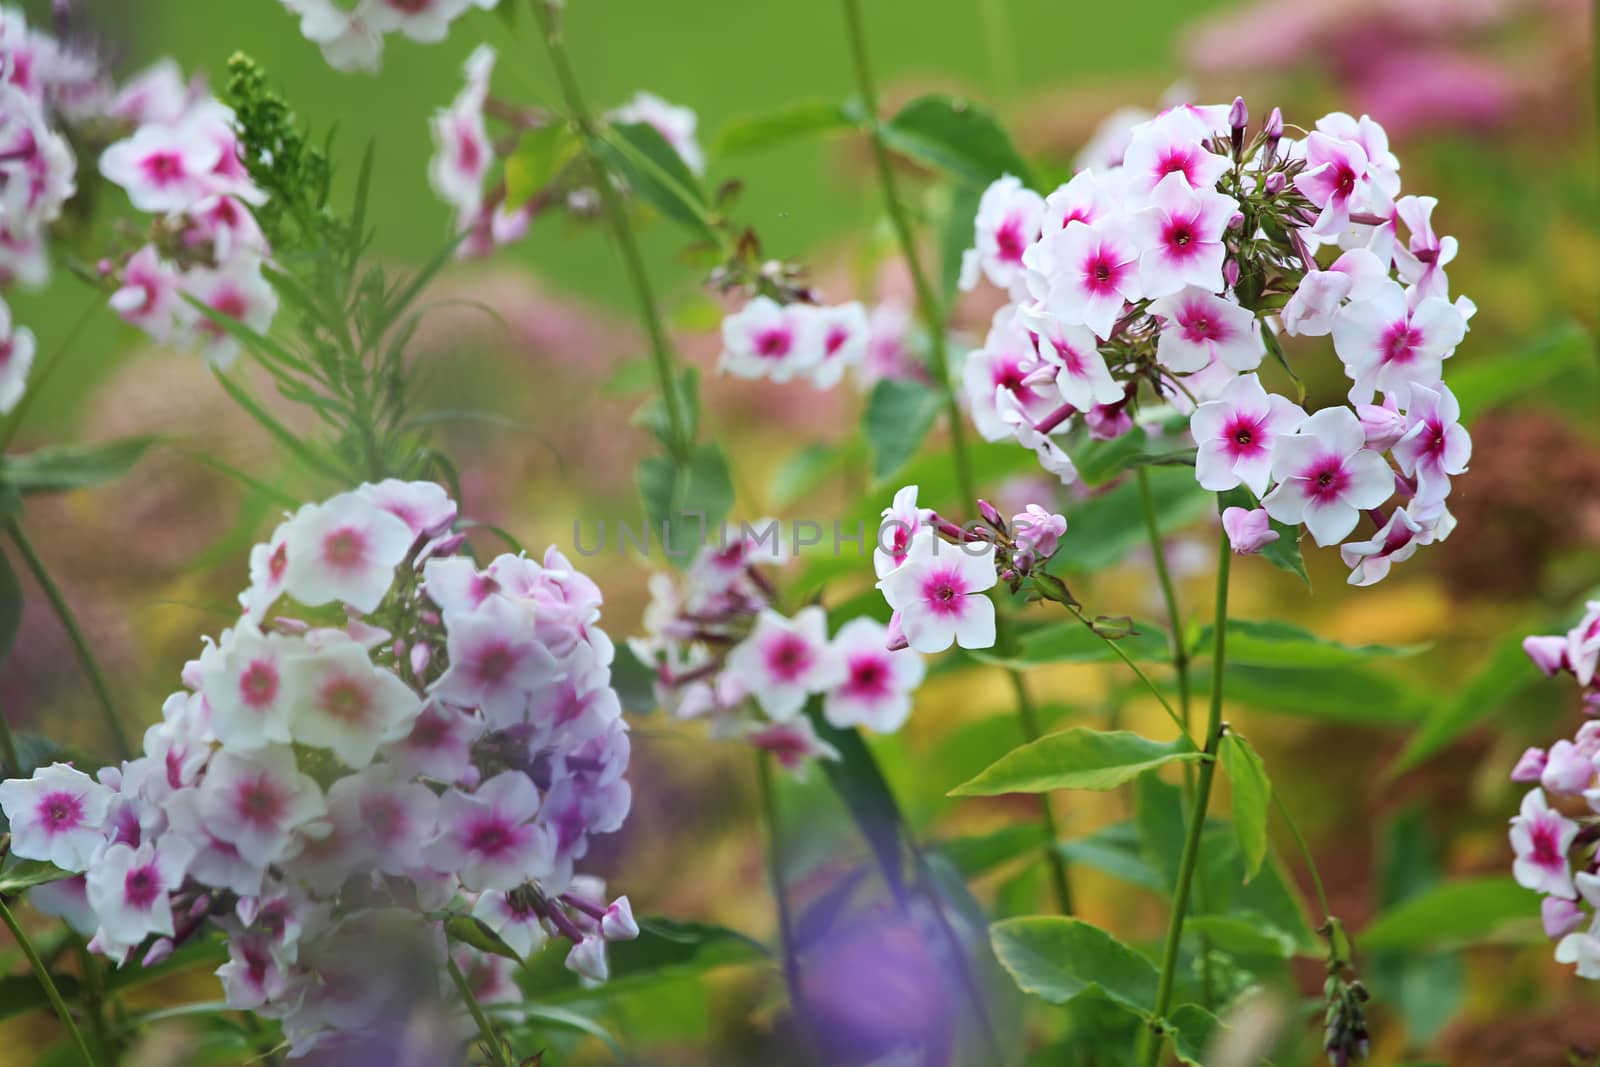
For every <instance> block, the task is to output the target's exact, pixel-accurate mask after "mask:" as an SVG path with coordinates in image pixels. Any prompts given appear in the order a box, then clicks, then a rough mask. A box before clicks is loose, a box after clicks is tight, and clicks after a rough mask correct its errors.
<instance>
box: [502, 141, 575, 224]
mask: <svg viewBox="0 0 1600 1067" xmlns="http://www.w3.org/2000/svg"><path fill="white" fill-rule="evenodd" d="M582 148H583V142H582V141H581V140H580V139H579V138H578V135H577V133H576V132H575V131H574V130H573V129H572V127H570V126H568V125H567V124H566V123H564V122H552V123H550V124H549V125H548V126H541V127H539V128H538V129H536V130H529V131H528V132H526V133H524V134H523V135H522V137H521V138H520V139H519V140H518V141H517V147H516V149H515V150H514V151H513V152H512V153H511V155H509V156H507V157H506V207H507V208H509V209H517V208H520V207H522V206H523V205H524V204H526V203H527V202H528V201H529V200H531V199H533V198H534V197H535V196H537V195H538V194H539V192H540V190H542V189H544V187H545V186H547V185H549V184H550V183H551V182H552V181H553V180H555V178H556V177H557V176H558V175H560V173H561V172H562V171H563V170H565V169H566V167H567V164H569V163H571V162H572V161H573V160H574V159H576V158H577V157H578V153H579V152H580V151H581V150H582Z"/></svg>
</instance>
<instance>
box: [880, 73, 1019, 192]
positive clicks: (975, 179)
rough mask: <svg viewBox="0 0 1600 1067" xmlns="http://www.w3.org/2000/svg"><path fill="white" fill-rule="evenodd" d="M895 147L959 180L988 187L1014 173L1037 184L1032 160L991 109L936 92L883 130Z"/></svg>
mask: <svg viewBox="0 0 1600 1067" xmlns="http://www.w3.org/2000/svg"><path fill="white" fill-rule="evenodd" d="M883 137H884V140H885V141H886V142H887V143H888V145H889V147H891V148H893V149H894V150H895V151H896V152H899V153H901V154H903V155H907V156H910V157H911V158H912V159H915V160H918V161H919V162H922V163H926V164H928V165H929V166H932V167H935V168H937V169H939V170H942V171H944V172H946V173H947V174H949V175H951V176H952V177H954V178H956V179H957V180H958V181H961V182H965V183H967V184H971V185H988V184H989V183H990V182H992V181H994V180H995V179H997V178H1000V177H1001V176H1003V175H1006V174H1011V175H1014V176H1016V177H1018V178H1021V179H1022V182H1023V184H1024V185H1031V184H1032V179H1031V175H1030V172H1029V170H1028V164H1027V162H1026V161H1025V160H1024V159H1023V158H1022V156H1021V155H1019V154H1018V152H1017V150H1016V147H1015V146H1014V145H1012V143H1011V137H1010V135H1008V134H1007V133H1006V131H1005V130H1004V129H1003V128H1002V127H1001V126H1000V123H999V122H998V121H996V119H995V117H994V115H993V114H992V113H991V112H990V111H989V110H988V109H986V108H983V107H980V106H979V105H977V104H974V103H972V102H971V101H968V100H961V99H957V98H955V97H951V96H946V95H944V94H942V93H935V94H932V95H929V96H919V97H917V98H916V99H915V100H913V101H911V102H910V103H908V104H907V105H906V106H905V107H903V108H901V109H900V113H899V114H897V115H895V117H894V118H893V119H891V120H890V121H889V122H888V124H887V125H885V126H884V127H883Z"/></svg>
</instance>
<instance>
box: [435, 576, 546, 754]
mask: <svg viewBox="0 0 1600 1067" xmlns="http://www.w3.org/2000/svg"><path fill="white" fill-rule="evenodd" d="M445 631H446V639H447V648H448V650H449V653H450V666H449V668H448V669H447V670H446V671H445V672H444V674H443V675H441V676H440V677H439V680H438V681H436V682H434V683H433V685H432V687H431V688H430V689H429V694H430V695H431V696H432V697H433V698H434V699H436V700H442V701H444V702H445V703H446V704H452V705H454V706H456V707H458V708H466V709H469V710H470V709H473V708H477V709H481V710H482V712H483V714H484V716H485V717H486V718H487V719H488V720H489V722H490V723H491V724H493V725H494V726H497V727H506V726H512V725H514V724H516V723H518V722H521V721H522V720H523V718H524V717H525V716H526V714H527V712H528V699H529V696H530V695H531V694H532V692H533V691H534V690H535V689H537V688H538V687H539V686H541V685H544V684H545V683H547V682H549V681H550V680H551V679H553V678H554V677H556V676H557V674H559V673H560V672H559V668H558V667H557V664H556V661H555V657H553V656H552V655H551V654H550V652H549V651H548V650H547V649H546V648H545V647H544V645H542V644H540V643H539V641H538V640H537V638H536V635H535V630H534V612H533V609H532V608H531V607H530V606H529V605H527V604H526V603H514V602H512V601H511V600H509V599H507V598H506V597H503V596H492V597H490V598H489V599H487V600H485V601H484V602H483V604H482V605H480V606H479V607H478V608H477V609H476V610H475V611H473V612H471V613H468V614H459V615H458V614H448V615H446V616H445Z"/></svg>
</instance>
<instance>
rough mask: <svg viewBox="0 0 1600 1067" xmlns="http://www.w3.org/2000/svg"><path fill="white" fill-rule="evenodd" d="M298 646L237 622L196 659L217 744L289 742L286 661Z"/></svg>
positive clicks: (248, 745)
mask: <svg viewBox="0 0 1600 1067" xmlns="http://www.w3.org/2000/svg"><path fill="white" fill-rule="evenodd" d="M297 647H298V646H297V642H294V641H292V640H291V639H289V638H287V637H284V636H282V635H280V634H263V633H262V632H261V631H260V630H259V629H258V628H257V627H256V626H255V625H254V624H253V623H251V622H248V621H245V622H241V623H239V625H237V626H235V627H234V628H233V629H232V630H229V631H226V632H225V633H224V634H223V635H222V640H221V641H220V642H219V643H218V644H217V645H216V646H215V647H214V648H211V649H208V650H207V651H206V652H205V654H203V655H202V656H201V657H200V685H201V691H202V692H204V693H205V697H206V703H207V704H209V705H210V707H211V728H212V730H213V731H215V732H216V735H217V740H219V741H221V742H222V743H223V744H225V745H231V746H236V747H238V748H245V749H249V748H260V747H261V746H263V745H265V744H268V743H276V744H280V745H286V744H288V743H289V742H290V741H291V740H292V738H291V737H290V734H289V711H290V707H289V701H288V694H287V689H286V687H285V685H284V681H285V678H284V673H285V669H286V663H285V660H286V659H287V657H288V656H289V655H290V653H291V652H292V651H294V650H295V649H296V648H297Z"/></svg>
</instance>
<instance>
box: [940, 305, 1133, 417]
mask: <svg viewBox="0 0 1600 1067" xmlns="http://www.w3.org/2000/svg"><path fill="white" fill-rule="evenodd" d="M1040 365H1041V364H1040V360H1039V355H1038V352H1037V351H1036V350H1035V349H1034V345H1033V340H1032V338H1031V337H1030V336H1029V333H1028V331H1027V329H1026V328H1025V327H1024V326H1023V325H1022V323H1021V322H1019V321H1018V316H1017V313H1016V309H1015V306H1014V305H1010V304H1007V305H1006V306H1005V307H1003V308H1001V309H1000V311H999V312H998V313H996V315H995V317H994V322H993V323H992V324H991V325H990V327H989V335H988V337H987V338H986V339H985V340H984V343H983V347H982V348H979V349H977V350H975V351H973V352H972V353H970V354H969V355H968V356H967V360H966V364H965V365H964V366H963V367H962V370H961V383H962V387H963V391H964V393H965V395H966V399H967V408H968V411H969V412H970V413H971V415H972V423H973V425H974V426H976V427H977V430H978V433H979V435H981V436H982V437H983V439H984V440H986V441H1003V440H1005V439H1006V438H1007V437H1010V436H1011V427H1010V426H1009V425H1008V424H1007V423H1006V421H1005V420H1004V419H1002V418H1001V417H1000V407H999V402H998V400H997V397H998V396H999V394H1001V393H1009V394H1010V395H1011V397H1012V398H1013V399H1014V400H1015V401H1016V403H1017V406H1019V407H1021V408H1022V410H1024V411H1026V412H1027V413H1028V417H1029V418H1030V419H1040V418H1043V417H1044V416H1045V415H1048V414H1049V413H1050V412H1051V411H1052V410H1054V409H1055V408H1056V407H1057V406H1059V405H1058V402H1057V400H1056V390H1054V389H1051V388H1050V385H1049V382H1048V381H1046V382H1042V383H1040V384H1038V385H1037V386H1035V385H1030V384H1028V382H1027V379H1028V377H1029V375H1030V374H1032V373H1033V372H1034V371H1035V370H1038V369H1039V367H1040ZM1117 395H1118V397H1119V398H1120V396H1121V392H1120V391H1119V392H1118V394H1117Z"/></svg>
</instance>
